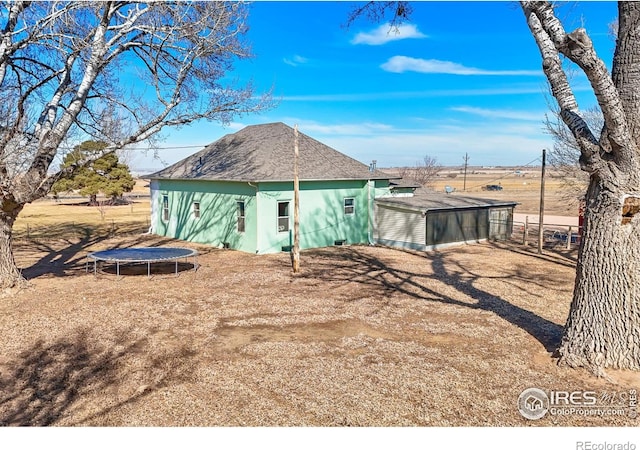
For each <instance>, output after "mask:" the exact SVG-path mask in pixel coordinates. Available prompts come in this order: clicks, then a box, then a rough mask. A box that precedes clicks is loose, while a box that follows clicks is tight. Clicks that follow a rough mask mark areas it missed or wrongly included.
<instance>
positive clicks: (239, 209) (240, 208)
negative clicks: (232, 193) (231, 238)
mask: <svg viewBox="0 0 640 450" xmlns="http://www.w3.org/2000/svg"><path fill="white" fill-rule="evenodd" d="M236 217H237V219H238V233H244V201H237V202H236Z"/></svg>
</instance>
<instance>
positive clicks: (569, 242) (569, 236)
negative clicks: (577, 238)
mask: <svg viewBox="0 0 640 450" xmlns="http://www.w3.org/2000/svg"><path fill="white" fill-rule="evenodd" d="M567 250H571V227H569V232H568V233H567Z"/></svg>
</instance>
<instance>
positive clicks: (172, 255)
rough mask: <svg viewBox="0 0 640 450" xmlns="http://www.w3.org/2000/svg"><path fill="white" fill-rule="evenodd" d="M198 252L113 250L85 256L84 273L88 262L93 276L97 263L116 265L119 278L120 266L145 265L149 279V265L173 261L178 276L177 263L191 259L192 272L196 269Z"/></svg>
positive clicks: (153, 248)
mask: <svg viewBox="0 0 640 450" xmlns="http://www.w3.org/2000/svg"><path fill="white" fill-rule="evenodd" d="M197 256H198V252H197V251H195V250H193V249H190V248H182V247H131V248H115V249H111V250H102V251H99V252H93V253H89V254H88V255H87V267H86V271H87V272H88V271H89V260H93V274H94V275H97V273H98V263H104V262H106V263H112V264H115V265H116V275H118V276H120V266H121V265H122V264H146V265H147V276H148V277H151V264H152V263H158V262H169V261H175V264H176V265H175V268H176V269H175V274H176V276H177V275H178V261H179V260H181V259H185V260H188V258H193V270H194V271H195V270H196V269H197V268H198V264H197V261H196V257H197Z"/></svg>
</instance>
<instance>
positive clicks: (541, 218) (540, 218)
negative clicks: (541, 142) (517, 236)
mask: <svg viewBox="0 0 640 450" xmlns="http://www.w3.org/2000/svg"><path fill="white" fill-rule="evenodd" d="M546 165H547V150H546V149H544V148H543V149H542V174H541V175H540V215H539V216H538V228H539V229H538V254H540V255H542V244H543V241H544V229H543V226H544V176H545V168H546Z"/></svg>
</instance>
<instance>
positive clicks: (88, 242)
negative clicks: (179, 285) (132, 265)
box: [14, 227, 174, 280]
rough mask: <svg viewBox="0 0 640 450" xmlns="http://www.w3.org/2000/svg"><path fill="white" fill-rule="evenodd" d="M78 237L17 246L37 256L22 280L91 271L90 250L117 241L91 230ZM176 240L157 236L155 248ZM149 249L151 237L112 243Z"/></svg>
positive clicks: (83, 229)
mask: <svg viewBox="0 0 640 450" xmlns="http://www.w3.org/2000/svg"><path fill="white" fill-rule="evenodd" d="M77 233H78V235H76V236H75V237H73V238H63V239H54V240H44V239H28V240H20V241H17V242H16V243H15V244H14V250H15V251H17V252H20V253H21V254H33V255H37V256H36V258H37V259H36V261H35V262H32V263H31V264H30V265H28V266H27V267H24V268H23V269H22V276H23V277H24V278H25V279H26V280H32V279H34V278H38V277H42V276H54V277H64V276H70V275H75V274H77V272H78V271H85V270H86V269H87V254H88V253H89V249H93V248H95V246H97V245H99V244H101V243H105V242H107V241H109V240H112V239H113V238H114V236H113V235H111V234H96V233H94V232H93V230H92V228H90V227H80V228H78V229H77ZM170 242H174V240H172V239H169V238H160V239H157V236H153V245H155V246H160V245H164V244H167V243H170ZM141 244H144V245H149V236H148V235H143V234H137V235H133V236H128V239H123V240H122V241H120V242H114V243H112V244H111V245H110V246H109V248H110V249H116V248H130V247H136V246H140V245H141Z"/></svg>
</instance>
